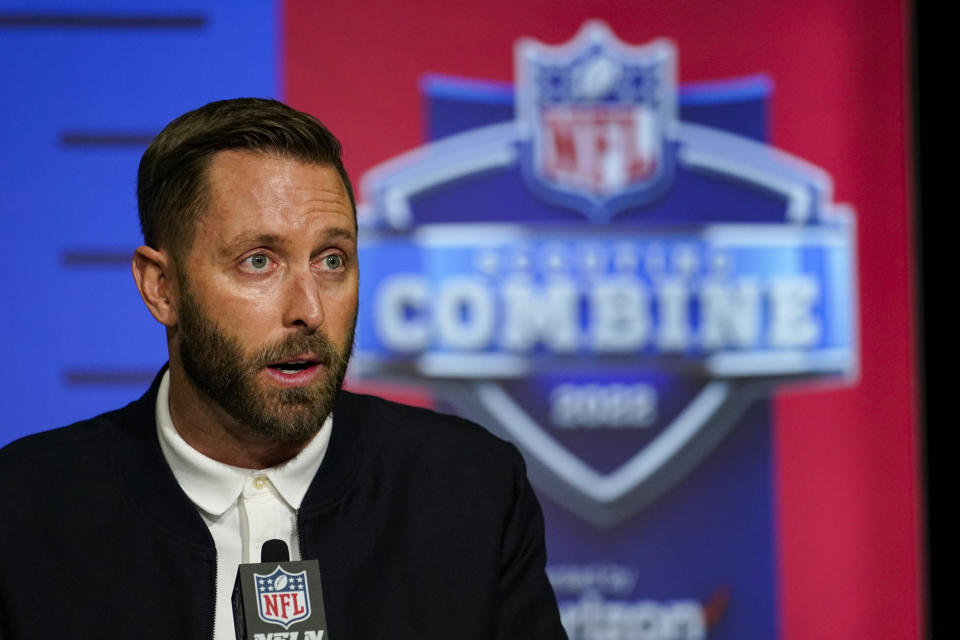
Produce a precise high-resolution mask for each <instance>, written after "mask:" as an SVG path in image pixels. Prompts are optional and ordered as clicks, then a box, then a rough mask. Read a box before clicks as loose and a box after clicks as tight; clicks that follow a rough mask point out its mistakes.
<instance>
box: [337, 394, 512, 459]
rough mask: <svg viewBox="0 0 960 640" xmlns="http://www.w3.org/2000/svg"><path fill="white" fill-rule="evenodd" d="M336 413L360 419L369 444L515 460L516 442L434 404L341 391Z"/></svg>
mask: <svg viewBox="0 0 960 640" xmlns="http://www.w3.org/2000/svg"><path fill="white" fill-rule="evenodd" d="M341 409H344V410H345V411H343V412H341ZM341 413H346V416H344V418H345V422H346V423H347V424H345V425H344V428H350V424H349V423H350V422H353V421H354V420H360V421H362V422H363V424H364V432H365V434H366V439H367V442H366V445H367V446H368V447H373V448H378V447H379V448H388V449H390V450H395V451H398V452H399V453H401V454H409V455H416V456H417V457H418V458H421V459H423V458H425V457H426V458H437V459H441V460H445V461H448V462H457V463H460V462H472V463H476V464H497V465H504V464H507V465H513V464H516V463H517V461H518V460H519V459H520V458H519V453H518V452H517V450H516V447H514V446H513V445H512V444H510V443H509V442H507V441H505V440H503V439H501V438H499V437H497V436H495V435H494V434H492V433H490V432H489V431H488V430H487V429H486V428H484V427H483V426H481V425H479V424H477V423H475V422H472V421H470V420H467V419H465V418H462V417H460V416H455V415H451V414H447V413H442V412H439V411H436V410H434V409H430V408H426V407H419V406H412V405H407V404H401V403H398V402H393V401H391V400H387V399H384V398H381V397H379V396H372V395H362V394H355V393H348V392H343V394H342V396H341V399H340V402H338V404H337V409H336V410H335V411H334V419H335V420H336V418H337V417H338V415H340V414H341ZM335 428H336V427H335ZM521 464H522V463H521Z"/></svg>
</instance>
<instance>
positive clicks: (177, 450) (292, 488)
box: [155, 370, 333, 516]
mask: <svg viewBox="0 0 960 640" xmlns="http://www.w3.org/2000/svg"><path fill="white" fill-rule="evenodd" d="M155 415H156V420H157V437H158V439H159V440H160V449H161V450H162V451H163V456H164V458H166V460H167V464H169V465H170V469H171V471H173V476H174V477H175V478H176V479H177V482H178V483H179V484H180V487H181V488H183V491H184V493H186V494H187V497H189V498H190V500H191V501H193V503H194V504H195V505H197V507H199V508H200V509H202V510H203V511H205V512H207V513H208V514H210V515H211V516H219V515H222V514H223V513H224V512H225V511H226V510H227V509H229V508H230V506H231V505H233V503H234V502H236V500H237V498H238V497H239V496H240V493H241V492H242V491H243V485H244V483H245V482H246V481H247V480H249V479H250V478H252V477H253V476H259V475H264V476H267V478H268V479H269V480H270V482H271V483H272V484H273V486H274V487H275V488H276V490H277V492H278V493H279V494H280V495H281V496H282V497H283V499H284V501H286V502H287V504H289V505H290V507H291V508H293V509H299V508H300V504H301V503H302V502H303V496H304V495H306V493H307V489H308V488H309V487H310V483H311V482H312V481H313V476H314V475H316V473H317V469H319V468H320V463H321V462H323V458H324V455H326V453H327V445H328V444H329V443H330V432H331V431H332V430H333V414H332V413H331V414H330V415H328V416H327V419H326V420H324V422H323V426H321V427H320V431H318V432H317V435H316V436H314V437H313V439H311V440H310V442H309V443H307V446H306V447H304V448H303V450H302V451H300V453H298V454H297V455H296V456H294V457H293V458H291V459H289V460H287V461H286V462H284V463H283V464H280V465H277V466H275V467H270V468H267V469H244V468H241V467H234V466H231V465H228V464H224V463H222V462H219V461H217V460H214V459H213V458H208V457H207V456H205V455H203V454H202V453H200V452H199V451H197V450H196V449H194V448H193V447H191V446H190V445H189V444H188V443H187V441H186V440H184V439H183V438H182V437H181V436H180V434H179V433H178V432H177V429H176V427H175V426H174V424H173V418H172V417H171V416H170V371H169V370H167V371H165V372H164V374H163V378H162V379H161V380H160V387H159V389H158V390H157V406H156V413H155Z"/></svg>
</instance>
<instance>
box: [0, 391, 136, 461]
mask: <svg viewBox="0 0 960 640" xmlns="http://www.w3.org/2000/svg"><path fill="white" fill-rule="evenodd" d="M131 406H132V403H131V405H127V406H126V407H123V408H121V409H115V410H113V411H108V412H106V413H102V414H100V415H98V416H94V417H92V418H88V419H86V420H80V421H78V422H74V423H72V424H69V425H66V426H63V427H58V428H55V429H50V430H49V431H41V432H39V433H34V434H30V435H27V436H24V437H22V438H19V439H17V440H14V441H13V442H11V443H9V444H7V445H6V446H4V447H2V448H0V477H5V476H6V475H7V474H10V477H11V478H13V477H22V476H23V474H24V473H29V474H30V475H32V473H31V472H37V471H43V472H44V473H49V470H51V469H64V468H65V467H69V466H71V465H72V464H73V463H74V461H76V462H77V463H81V464H83V465H85V466H90V465H93V464H97V462H98V458H100V457H102V456H103V455H105V454H106V453H107V452H108V447H106V446H105V444H104V443H105V441H106V440H109V439H110V437H111V435H112V434H114V433H116V430H117V429H118V428H119V427H120V425H121V424H122V423H123V422H124V415H125V413H126V412H129V410H130V407H131Z"/></svg>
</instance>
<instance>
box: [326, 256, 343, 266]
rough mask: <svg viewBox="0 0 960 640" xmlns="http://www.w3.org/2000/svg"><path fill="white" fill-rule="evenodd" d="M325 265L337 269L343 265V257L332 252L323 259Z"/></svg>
mask: <svg viewBox="0 0 960 640" xmlns="http://www.w3.org/2000/svg"><path fill="white" fill-rule="evenodd" d="M323 265H324V266H325V267H326V268H327V269H331V270H335V269H339V268H340V267H342V266H343V258H341V257H340V256H338V255H337V254H331V255H329V256H327V257H325V258H324V259H323Z"/></svg>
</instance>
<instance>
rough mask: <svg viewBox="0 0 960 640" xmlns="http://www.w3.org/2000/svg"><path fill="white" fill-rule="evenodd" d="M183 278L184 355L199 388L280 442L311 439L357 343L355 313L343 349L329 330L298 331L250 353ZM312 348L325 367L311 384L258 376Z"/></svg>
mask: <svg viewBox="0 0 960 640" xmlns="http://www.w3.org/2000/svg"><path fill="white" fill-rule="evenodd" d="M179 284H180V291H181V303H180V307H179V309H178V319H179V326H178V336H179V342H180V349H179V350H180V360H181V362H182V363H183V369H184V373H186V375H187V377H188V378H189V379H190V381H191V382H192V383H193V384H194V386H196V387H197V388H198V389H199V390H200V391H202V392H203V393H204V394H206V395H207V396H208V397H209V398H210V399H211V400H213V401H214V402H215V403H216V404H217V405H219V406H220V407H221V408H222V409H223V410H224V411H226V412H227V414H228V415H230V416H231V417H232V418H233V419H234V420H236V421H237V422H239V423H241V424H243V425H246V426H247V427H249V428H250V429H252V430H253V431H255V432H256V433H259V434H261V435H264V436H267V437H268V438H269V439H270V440H271V441H272V442H276V443H297V442H305V441H306V440H308V439H310V438H311V437H313V436H314V435H316V433H317V432H318V431H319V430H320V427H321V426H323V422H324V420H326V418H327V416H328V415H329V414H330V412H331V411H333V406H334V404H335V403H336V398H337V393H338V392H339V391H340V387H341V386H342V385H343V378H344V375H346V372H347V363H348V362H349V360H350V353H351V351H352V349H353V336H354V330H355V328H356V315H354V320H353V324H352V326H351V329H350V335H349V336H348V339H347V343H346V344H345V345H343V347H342V348H341V349H338V348H337V347H336V345H334V344H333V343H332V342H331V341H330V340H329V339H328V338H327V337H326V336H325V335H324V334H322V333H321V332H319V331H316V332H314V333H311V334H302V333H298V334H295V335H291V336H289V337H287V338H286V339H284V340H281V341H280V342H277V343H275V344H270V345H264V346H263V347H262V348H261V349H260V350H259V351H258V352H257V353H255V354H253V355H252V356H249V357H247V356H246V355H245V354H244V352H243V347H242V346H241V344H240V341H239V340H238V339H237V338H235V337H234V336H231V335H229V334H227V333H226V332H225V331H223V330H222V329H221V328H220V327H219V326H217V324H216V323H215V322H214V321H213V320H212V319H211V318H210V317H208V316H207V315H206V314H205V313H204V312H203V310H202V309H201V308H200V305H199V303H198V302H197V300H196V299H195V298H194V297H193V295H192V294H191V292H190V289H189V286H188V285H187V283H186V280H185V279H182V281H181V282H180V283H179ZM307 352H310V353H313V354H315V355H316V356H317V358H318V359H319V362H320V364H321V365H322V366H323V368H324V369H325V371H323V372H321V374H320V376H318V379H317V380H316V381H314V383H313V384H311V385H310V386H308V387H296V388H286V389H284V388H279V389H278V388H273V389H270V388H268V389H262V388H261V387H260V386H259V385H258V384H257V376H258V375H259V374H260V372H261V371H263V369H264V368H265V367H266V366H267V365H268V364H270V363H274V362H281V361H284V360H290V359H293V358H296V357H297V356H299V355H302V354H304V353H307Z"/></svg>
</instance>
